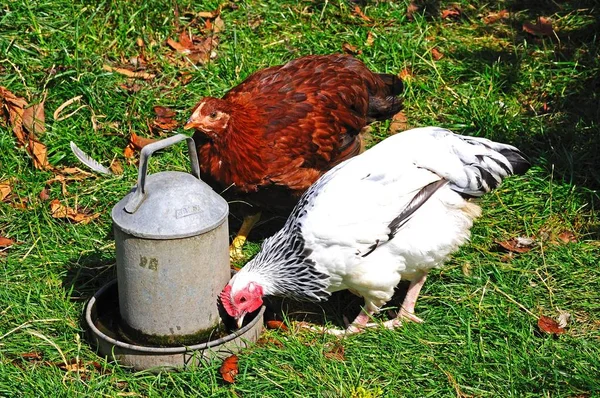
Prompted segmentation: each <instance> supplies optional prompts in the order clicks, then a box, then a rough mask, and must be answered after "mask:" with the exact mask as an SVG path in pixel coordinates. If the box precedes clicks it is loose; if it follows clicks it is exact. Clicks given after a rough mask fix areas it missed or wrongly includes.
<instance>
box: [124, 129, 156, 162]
mask: <svg viewBox="0 0 600 398" xmlns="http://www.w3.org/2000/svg"><path fill="white" fill-rule="evenodd" d="M153 142H156V140H155V139H154V138H144V137H140V136H139V135H137V134H136V133H131V137H129V143H130V144H131V145H132V146H133V149H137V150H138V151H139V150H141V149H142V148H143V147H145V146H146V145H148V144H152V143H153ZM126 157H127V156H126Z"/></svg>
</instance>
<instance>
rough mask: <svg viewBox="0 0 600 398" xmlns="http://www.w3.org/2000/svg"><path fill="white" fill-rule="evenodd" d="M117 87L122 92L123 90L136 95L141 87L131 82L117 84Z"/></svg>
mask: <svg viewBox="0 0 600 398" xmlns="http://www.w3.org/2000/svg"><path fill="white" fill-rule="evenodd" d="M119 87H121V88H122V89H123V90H125V91H127V92H129V93H137V92H138V91H140V90H141V89H142V86H140V85H139V84H137V83H134V82H133V81H129V82H127V83H122V84H119Z"/></svg>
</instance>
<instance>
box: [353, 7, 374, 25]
mask: <svg viewBox="0 0 600 398" xmlns="http://www.w3.org/2000/svg"><path fill="white" fill-rule="evenodd" d="M354 13H355V14H356V16H358V17H359V18H360V19H362V20H363V21H365V22H373V20H372V19H371V18H369V17H368V16H366V15H365V13H364V12H363V11H362V10H361V9H360V7H359V6H354Z"/></svg>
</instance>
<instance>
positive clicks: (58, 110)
mask: <svg viewBox="0 0 600 398" xmlns="http://www.w3.org/2000/svg"><path fill="white" fill-rule="evenodd" d="M82 97H83V96H81V95H78V96H76V97H73V98H71V99H68V100H66V101H65V102H63V103H62V104H60V106H59V107H58V108H56V110H55V111H54V114H53V115H52V117H53V118H54V120H56V121H57V122H59V121H61V120H65V119H68V118H70V117H71V116H73V115H74V114H75V113H77V112H78V111H79V110H80V109H82V108H85V107H86V105H82V106H80V107H79V108H77V109H76V110H74V111H73V112H71V113H69V114H68V115H66V116H60V113H61V112H62V111H63V110H64V109H65V108H66V107H67V106H69V105H71V104H72V103H73V102H79V101H81V98H82Z"/></svg>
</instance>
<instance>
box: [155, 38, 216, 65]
mask: <svg viewBox="0 0 600 398" xmlns="http://www.w3.org/2000/svg"><path fill="white" fill-rule="evenodd" d="M167 44H168V45H169V46H170V47H171V48H172V49H174V50H175V51H177V52H178V53H180V54H183V55H185V56H186V58H187V59H189V60H190V61H192V62H193V63H195V64H198V63H199V64H205V63H207V62H208V61H210V59H212V58H215V57H216V56H217V53H216V51H215V48H217V45H218V44H219V40H218V39H217V38H216V37H214V36H207V37H205V38H200V37H197V36H194V35H191V36H190V35H188V34H187V33H186V32H181V33H180V34H179V41H178V42H177V41H174V40H172V39H167Z"/></svg>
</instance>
